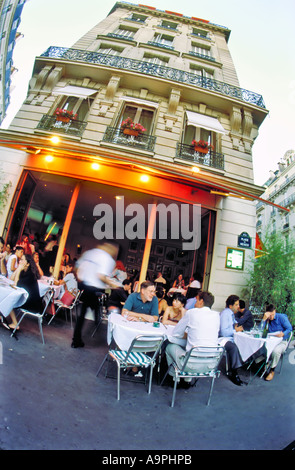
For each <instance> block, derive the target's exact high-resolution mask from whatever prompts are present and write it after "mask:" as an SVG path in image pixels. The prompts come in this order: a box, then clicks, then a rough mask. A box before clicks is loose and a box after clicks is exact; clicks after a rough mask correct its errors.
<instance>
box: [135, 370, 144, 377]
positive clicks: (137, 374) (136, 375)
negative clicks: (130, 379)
mask: <svg viewBox="0 0 295 470" xmlns="http://www.w3.org/2000/svg"><path fill="white" fill-rule="evenodd" d="M134 377H143V373H142V372H141V370H139V371H138V372H136V374H134Z"/></svg>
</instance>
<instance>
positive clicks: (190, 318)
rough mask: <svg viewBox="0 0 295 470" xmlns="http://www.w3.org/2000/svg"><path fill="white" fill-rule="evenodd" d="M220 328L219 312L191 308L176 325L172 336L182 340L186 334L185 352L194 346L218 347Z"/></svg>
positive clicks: (207, 308) (206, 308)
mask: <svg viewBox="0 0 295 470" xmlns="http://www.w3.org/2000/svg"><path fill="white" fill-rule="evenodd" d="M219 327H220V316H219V312H215V311H214V310H211V309H210V308H209V307H202V308H192V309H190V310H188V311H187V312H186V314H185V315H184V317H183V318H182V319H181V320H180V321H179V322H178V323H177V325H176V326H175V328H174V330H173V336H176V337H178V338H182V337H183V335H184V333H185V331H186V332H187V343H186V350H187V351H189V350H190V349H191V348H193V347H195V346H211V347H215V346H218V332H219Z"/></svg>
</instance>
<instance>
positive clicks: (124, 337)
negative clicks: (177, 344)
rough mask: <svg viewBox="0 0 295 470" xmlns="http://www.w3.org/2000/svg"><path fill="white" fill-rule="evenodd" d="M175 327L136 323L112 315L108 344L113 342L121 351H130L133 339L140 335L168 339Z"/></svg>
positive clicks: (109, 323)
mask: <svg viewBox="0 0 295 470" xmlns="http://www.w3.org/2000/svg"><path fill="white" fill-rule="evenodd" d="M173 329H174V326H172V325H163V324H162V323H160V324H159V326H158V327H155V326H153V323H147V322H141V321H140V322H134V321H129V320H127V319H126V318H124V317H123V316H122V315H121V314H118V313H110V315H109V316H108V331H107V342H108V345H110V344H111V342H112V340H114V341H115V343H116V345H117V346H118V347H119V348H120V349H121V350H124V351H126V350H128V348H129V347H130V345H131V343H132V341H133V339H134V338H135V337H136V336H138V335H148V336H149V335H161V336H164V337H165V338H167V337H168V336H169V335H172V332H173Z"/></svg>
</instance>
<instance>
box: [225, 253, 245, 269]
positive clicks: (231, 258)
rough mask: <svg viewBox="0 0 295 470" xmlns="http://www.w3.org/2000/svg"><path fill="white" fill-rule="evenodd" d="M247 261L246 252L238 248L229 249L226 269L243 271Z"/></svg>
mask: <svg viewBox="0 0 295 470" xmlns="http://www.w3.org/2000/svg"><path fill="white" fill-rule="evenodd" d="M244 261H245V250H239V249H238V248H227V250H226V260H225V267H226V268H229V269H237V270H238V271H243V269H244Z"/></svg>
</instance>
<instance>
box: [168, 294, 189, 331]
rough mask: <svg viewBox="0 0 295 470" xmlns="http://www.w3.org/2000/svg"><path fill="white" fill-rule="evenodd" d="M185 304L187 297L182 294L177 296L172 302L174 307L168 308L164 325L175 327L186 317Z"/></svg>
mask: <svg viewBox="0 0 295 470" xmlns="http://www.w3.org/2000/svg"><path fill="white" fill-rule="evenodd" d="M185 303H186V297H185V296H184V295H182V294H175V295H174V297H173V301H172V306H171V307H168V308H166V310H165V313H164V315H163V319H162V323H163V324H164V325H173V326H175V324H176V323H178V322H179V320H181V319H182V317H183V316H184V315H185V312H186V310H185V308H184V306H185Z"/></svg>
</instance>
